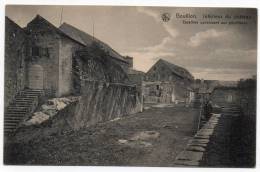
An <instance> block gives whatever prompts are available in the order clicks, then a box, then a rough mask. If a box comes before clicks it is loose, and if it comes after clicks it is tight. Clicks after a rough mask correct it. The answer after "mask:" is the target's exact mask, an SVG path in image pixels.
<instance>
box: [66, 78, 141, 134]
mask: <svg viewBox="0 0 260 172" xmlns="http://www.w3.org/2000/svg"><path fill="white" fill-rule="evenodd" d="M84 82H85V84H84V89H82V93H81V95H82V96H81V98H80V100H79V101H78V103H77V104H76V107H75V112H74V114H73V115H71V116H68V118H69V119H67V121H68V122H69V125H70V126H71V127H72V128H73V129H76V130H77V129H79V128H82V127H87V126H90V125H94V124H96V123H98V122H105V121H109V120H112V119H116V118H122V117H124V116H127V115H129V114H133V113H137V112H140V111H141V108H142V103H141V101H140V94H139V93H138V92H137V90H136V87H133V86H129V85H123V84H116V83H105V82H95V81H84Z"/></svg>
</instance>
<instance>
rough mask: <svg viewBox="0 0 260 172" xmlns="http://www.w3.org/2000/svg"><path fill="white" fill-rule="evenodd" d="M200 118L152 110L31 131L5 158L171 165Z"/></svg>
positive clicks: (9, 146)
mask: <svg viewBox="0 0 260 172" xmlns="http://www.w3.org/2000/svg"><path fill="white" fill-rule="evenodd" d="M159 107H160V106H159ZM198 116H199V109H194V108H187V107H186V108H185V107H164V108H158V107H151V108H150V109H148V110H146V111H144V112H142V113H137V114H134V115H129V116H127V117H125V118H121V119H118V120H114V121H109V122H105V123H102V124H97V125H95V126H92V127H88V128H84V129H80V130H79V131H66V132H65V131H63V132H59V133H57V132H56V133H55V132H51V131H49V130H48V129H46V128H44V127H39V128H34V129H33V131H30V132H24V133H17V135H16V136H15V137H14V138H12V140H8V141H7V142H6V144H5V157H4V160H5V164H32V165H91V166H96V165H98V166H99V165H117V166H173V162H174V159H175V158H176V156H177V155H178V153H180V152H181V151H182V150H183V149H184V148H185V146H186V145H187V143H188V141H189V139H191V138H192V137H193V136H194V134H195V132H196V129H197V123H198ZM21 132H22V131H21Z"/></svg>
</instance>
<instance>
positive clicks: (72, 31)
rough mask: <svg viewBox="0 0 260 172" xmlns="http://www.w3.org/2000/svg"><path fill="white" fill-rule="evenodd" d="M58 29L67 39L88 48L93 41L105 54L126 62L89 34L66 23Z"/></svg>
mask: <svg viewBox="0 0 260 172" xmlns="http://www.w3.org/2000/svg"><path fill="white" fill-rule="evenodd" d="M59 29H60V30H61V31H62V32H63V33H65V34H66V35H68V36H69V37H71V38H72V39H75V40H77V41H78V42H80V43H82V44H84V45H85V46H89V45H90V44H91V43H93V41H95V42H96V43H98V44H99V45H100V46H101V48H102V49H103V50H105V51H106V52H108V53H109V55H110V56H112V57H114V58H116V59H119V60H122V61H124V62H127V61H126V60H125V58H124V56H122V55H120V54H119V53H117V52H116V51H115V50H113V49H112V48H111V47H110V46H109V45H107V44H106V43H104V42H102V41H100V40H99V39H97V38H95V37H94V38H93V36H91V35H90V34H88V33H86V32H83V31H81V30H79V29H78V28H76V27H74V26H72V25H70V24H67V23H63V24H62V25H61V26H60V27H59Z"/></svg>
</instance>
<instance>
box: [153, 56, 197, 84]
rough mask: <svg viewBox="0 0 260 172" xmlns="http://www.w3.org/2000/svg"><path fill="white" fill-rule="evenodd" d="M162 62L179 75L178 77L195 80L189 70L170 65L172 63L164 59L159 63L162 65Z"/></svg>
mask: <svg viewBox="0 0 260 172" xmlns="http://www.w3.org/2000/svg"><path fill="white" fill-rule="evenodd" d="M160 62H161V63H163V64H165V66H167V67H168V68H169V69H170V70H171V71H172V72H173V73H175V74H177V75H179V76H181V77H183V78H188V79H191V80H193V79H194V77H193V76H192V74H191V73H190V72H189V71H188V70H187V69H185V68H183V67H180V66H177V65H175V64H173V63H170V62H168V61H166V60H163V59H160V60H159V61H158V62H157V63H160ZM155 65H156V64H155Z"/></svg>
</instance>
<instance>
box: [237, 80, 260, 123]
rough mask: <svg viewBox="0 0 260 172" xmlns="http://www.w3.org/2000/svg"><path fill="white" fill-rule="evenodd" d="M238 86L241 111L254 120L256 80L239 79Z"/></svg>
mask: <svg viewBox="0 0 260 172" xmlns="http://www.w3.org/2000/svg"><path fill="white" fill-rule="evenodd" d="M238 88H239V96H240V105H241V108H242V110H243V113H244V115H246V116H249V117H250V118H252V119H253V120H254V119H255V117H256V93H257V92H256V80H253V79H249V80H246V81H241V82H239V85H238Z"/></svg>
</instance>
